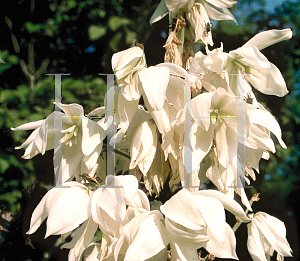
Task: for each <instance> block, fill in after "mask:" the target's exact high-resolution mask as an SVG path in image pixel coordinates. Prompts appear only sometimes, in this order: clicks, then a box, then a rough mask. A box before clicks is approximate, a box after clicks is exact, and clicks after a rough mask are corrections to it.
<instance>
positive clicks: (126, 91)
mask: <svg viewBox="0 0 300 261" xmlns="http://www.w3.org/2000/svg"><path fill="white" fill-rule="evenodd" d="M121 92H122V94H123V96H124V97H125V98H126V99H127V100H128V101H132V100H139V99H140V97H141V94H142V84H141V82H140V80H139V77H138V74H137V72H136V73H135V74H134V75H133V76H132V79H131V82H130V83H128V84H126V83H125V84H124V85H122V88H121Z"/></svg>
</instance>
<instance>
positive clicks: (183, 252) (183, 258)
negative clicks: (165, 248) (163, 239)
mask: <svg viewBox="0 0 300 261" xmlns="http://www.w3.org/2000/svg"><path fill="white" fill-rule="evenodd" d="M171 251H172V252H171V253H172V259H173V260H176V261H198V260H199V257H198V253H197V250H196V249H191V247H184V246H181V245H178V244H176V243H175V242H171Z"/></svg>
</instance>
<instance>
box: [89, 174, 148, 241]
mask: <svg viewBox="0 0 300 261" xmlns="http://www.w3.org/2000/svg"><path fill="white" fill-rule="evenodd" d="M106 183H107V185H106V186H101V187H100V188H98V189H97V190H96V191H95V192H94V194H93V197H92V200H91V212H92V217H93V220H94V222H95V223H97V224H98V225H99V228H100V229H101V231H102V232H103V233H105V234H107V235H111V236H113V237H119V236H120V235H121V230H122V226H121V223H122V222H123V221H124V219H125V217H126V206H130V207H133V208H137V209H139V208H141V209H145V210H148V211H149V210H150V204H149V200H148V198H147V196H146V194H145V193H144V192H143V191H142V190H140V189H138V180H137V179H136V177H134V176H132V175H126V176H113V175H108V176H107V181H106Z"/></svg>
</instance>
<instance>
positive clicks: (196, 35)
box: [150, 0, 236, 45]
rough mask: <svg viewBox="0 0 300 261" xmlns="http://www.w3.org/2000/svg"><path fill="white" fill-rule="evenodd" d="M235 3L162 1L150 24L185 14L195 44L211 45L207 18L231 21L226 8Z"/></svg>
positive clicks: (184, 0)
mask: <svg viewBox="0 0 300 261" xmlns="http://www.w3.org/2000/svg"><path fill="white" fill-rule="evenodd" d="M235 3H236V1H231V0H228V1H219V0H217V1H213V2H212V1H206V0H197V1H195V0H192V1H187V0H182V1H174V0H162V1H161V2H160V3H159V5H158V7H157V8H156V10H155V12H154V13H153V15H152V17H151V19H150V23H155V22H157V21H159V20H160V19H161V18H163V17H164V16H166V15H167V14H169V15H170V18H169V21H172V19H173V18H175V17H180V15H181V14H182V12H186V18H187V20H188V21H189V23H190V25H191V26H190V28H191V29H190V31H191V34H192V36H193V39H194V41H195V42H198V41H201V42H203V43H205V44H206V45H207V44H210V45H213V41H212V34H211V24H210V20H209V17H210V18H211V19H215V20H233V21H235V22H236V20H235V18H234V17H233V15H232V14H231V13H230V12H229V11H228V9H227V8H229V7H232V6H233V4H235Z"/></svg>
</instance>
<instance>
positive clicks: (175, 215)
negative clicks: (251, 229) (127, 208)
mask: <svg viewBox="0 0 300 261" xmlns="http://www.w3.org/2000/svg"><path fill="white" fill-rule="evenodd" d="M224 208H225V209H227V210H228V211H230V212H231V213H233V214H234V215H236V216H237V217H238V218H239V219H240V220H242V221H243V222H247V221H249V218H247V216H246V215H245V213H244V211H243V209H242V207H241V206H240V205H239V204H238V203H237V202H235V201H234V200H233V199H231V198H229V197H227V196H226V195H224V194H222V193H221V192H218V191H212V190H205V191H204V190H201V191H197V192H193V193H190V192H189V191H187V190H186V189H182V190H180V191H179V192H178V193H177V194H175V195H174V196H173V197H172V198H170V199H169V200H168V201H166V203H165V204H164V205H162V206H161V207H160V209H161V211H162V213H163V214H164V215H165V223H166V228H167V231H168V233H169V236H170V240H171V252H172V259H173V257H174V259H175V260H188V261H189V260H197V249H198V248H201V247H204V248H205V249H206V250H207V251H208V252H210V253H211V254H213V255H214V256H217V257H221V258H234V259H237V257H236V254H235V245H236V241H235V236H234V233H233V231H232V229H231V228H230V226H229V225H228V224H227V223H226V221H225V211H224ZM193 258H194V259H193Z"/></svg>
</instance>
